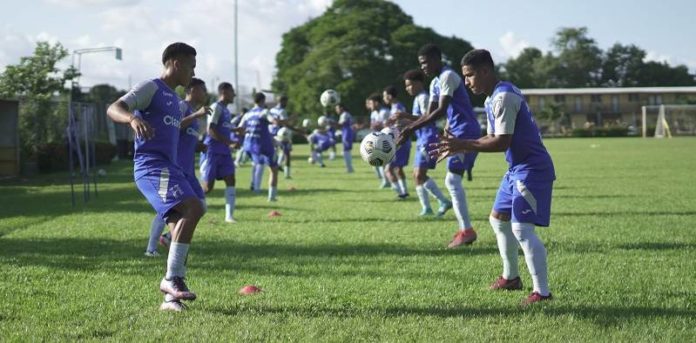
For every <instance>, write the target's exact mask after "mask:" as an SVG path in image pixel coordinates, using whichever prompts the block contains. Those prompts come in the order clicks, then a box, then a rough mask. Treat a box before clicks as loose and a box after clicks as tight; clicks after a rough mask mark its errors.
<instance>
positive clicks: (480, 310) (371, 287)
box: [0, 138, 696, 342]
mask: <svg viewBox="0 0 696 343" xmlns="http://www.w3.org/2000/svg"><path fill="white" fill-rule="evenodd" d="M546 145H547V146H548V148H549V150H550V152H551V154H552V156H553V159H554V162H555V165H556V169H557V176H558V180H557V182H556V183H555V185H554V198H553V210H552V219H551V221H552V223H551V225H552V226H551V227H550V228H543V229H538V232H539V234H540V236H541V238H542V240H543V241H544V242H545V244H546V247H547V250H548V252H549V258H548V261H549V269H550V277H549V278H550V283H551V288H552V291H553V293H554V296H555V300H553V301H552V302H549V303H544V304H538V306H532V307H530V308H524V309H523V308H520V307H519V306H518V304H519V302H520V301H521V300H522V299H523V298H524V297H525V296H526V295H527V294H528V293H529V292H530V287H531V280H530V278H529V275H528V273H527V272H526V267H525V266H524V262H523V261H524V259H522V258H520V270H521V272H522V279H523V282H524V283H525V291H524V292H491V291H489V290H487V287H488V285H489V284H490V283H491V282H492V281H493V280H494V279H495V277H497V276H498V275H499V273H500V270H501V266H500V257H499V256H498V252H497V249H496V246H495V238H494V236H493V234H492V231H491V229H490V228H489V225H488V219H487V218H488V213H489V211H490V207H491V204H492V201H493V198H494V195H495V192H496V189H497V186H498V183H499V180H500V177H501V176H502V174H503V173H504V172H505V169H506V165H505V162H504V160H503V155H502V154H481V155H479V159H478V161H477V166H476V168H475V169H474V181H473V182H466V181H465V187H466V190H467V198H468V201H469V209H470V213H471V216H472V217H473V223H474V226H475V227H476V228H477V229H478V232H479V240H478V241H477V242H476V243H475V244H474V245H473V246H470V247H465V248H462V249H459V250H446V249H444V246H445V245H446V243H447V242H448V240H449V239H450V237H451V235H452V234H453V233H454V230H455V229H456V222H455V219H454V215H453V213H451V212H449V213H448V214H447V215H446V218H445V219H443V220H435V219H430V220H424V219H420V218H418V217H417V213H418V211H419V210H420V208H419V204H418V201H417V199H416V197H415V190H414V189H413V182H412V181H411V180H409V187H410V188H411V194H412V196H411V198H410V199H409V200H407V201H404V202H397V201H395V200H394V194H393V192H392V191H390V190H379V189H377V185H378V182H377V180H376V178H375V176H374V173H373V171H372V170H371V169H370V168H369V166H367V165H366V164H364V163H362V162H361V161H360V160H359V159H358V158H357V157H356V158H355V161H354V162H355V165H356V169H357V170H356V173H355V174H353V175H346V174H345V173H344V172H343V166H342V160H341V159H340V157H339V158H338V159H337V160H336V161H331V162H328V167H327V168H325V169H320V168H318V167H317V166H315V165H308V164H307V162H306V158H307V148H306V146H297V147H296V150H295V154H296V156H295V159H294V161H293V162H294V166H293V173H294V175H293V179H292V180H283V179H282V178H281V180H280V185H279V190H280V192H279V197H280V200H279V201H278V202H277V203H274V204H269V203H267V202H266V197H265V196H264V195H253V194H251V193H250V192H249V191H248V190H247V189H248V184H249V171H250V168H249V167H248V166H246V167H243V168H241V169H239V172H238V186H239V187H238V188H239V190H238V193H237V194H238V201H237V204H238V205H237V212H236V213H237V214H236V217H237V219H238V220H239V223H238V224H234V225H228V224H225V223H224V222H223V212H224V200H223V193H222V190H221V187H220V186H221V184H218V185H217V187H218V188H217V189H216V190H215V191H214V192H213V193H212V195H211V196H210V197H209V200H208V203H209V212H208V213H207V214H206V216H205V217H204V218H203V219H202V222H201V224H200V225H199V227H198V230H197V231H196V236H195V238H194V244H193V245H192V248H191V253H190V256H189V260H188V270H189V274H188V277H189V285H190V287H191V288H192V289H194V290H195V291H196V292H197V293H198V294H199V300H196V301H195V302H193V303H191V304H190V306H189V309H188V311H187V312H184V313H179V314H173V313H161V312H160V311H159V310H158V305H159V303H160V302H161V298H162V297H161V295H160V293H159V292H158V284H159V280H160V278H161V277H162V275H163V272H164V264H165V261H166V257H160V258H145V257H143V252H144V249H145V245H146V242H147V235H148V232H149V225H150V221H151V219H152V216H153V212H152V210H151V208H150V206H149V205H148V204H147V203H146V202H145V200H144V199H143V198H142V197H141V196H140V194H139V193H138V191H137V190H136V188H135V186H134V184H133V181H132V176H131V175H132V166H131V165H130V164H129V163H125V162H120V163H115V164H113V165H111V166H109V167H108V168H107V171H108V176H106V177H104V178H102V179H101V182H102V183H100V184H99V191H100V192H99V197H98V198H97V199H93V201H91V202H89V203H88V204H86V205H84V204H82V203H81V202H79V203H78V207H77V208H76V209H72V208H71V205H70V193H69V186H66V184H65V181H66V180H65V176H64V175H61V174H54V175H47V176H41V177H38V178H36V179H32V180H20V181H16V180H15V181H14V182H13V183H8V182H4V183H2V184H0V189H1V190H2V192H0V218H1V219H2V220H1V221H0V275H2V278H0V295H1V296H2V301H1V302H0V341H30V340H31V341H34V340H42V341H43V340H61V341H63V340H102V339H112V340H118V341H161V340H162V339H173V340H177V341H249V340H264V341H267V340H271V341H308V340H310V341H317V340H319V341H464V340H468V339H473V340H475V341H482V340H488V339H492V340H496V341H502V340H505V341H509V340H511V339H512V340H522V341H561V340H564V341H610V340H612V341H613V340H618V341H631V342H634V341H656V340H658V341H691V340H693V338H694V337H696V283H694V280H696V262H695V261H696V238H694V225H695V224H696V219H695V218H696V183H694V181H693V173H694V170H695V169H696V159H695V158H694V153H695V152H696V139H693V138H678V139H671V140H668V139H666V140H655V139H646V140H643V139H558V140H547V141H546ZM432 175H433V176H434V178H435V179H436V180H437V181H438V184H439V185H440V187H441V188H442V189H443V190H444V187H443V182H442V180H443V177H444V168H443V167H442V166H440V167H439V168H438V169H437V170H436V171H435V172H433V173H432ZM289 187H295V188H296V190H294V191H292V192H291V191H288V189H289ZM79 196H81V193H78V201H79V200H81V199H80V198H79ZM434 204H435V203H434ZM271 210H278V211H280V212H281V213H282V216H281V217H279V218H273V219H271V218H268V217H267V214H268V213H269V211H271ZM244 284H257V285H259V286H261V287H262V288H263V289H264V292H263V293H262V294H260V295H257V296H251V297H241V296H239V295H238V294H237V290H238V289H239V288H240V287H241V286H243V285H244Z"/></svg>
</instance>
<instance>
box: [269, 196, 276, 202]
mask: <svg viewBox="0 0 696 343" xmlns="http://www.w3.org/2000/svg"><path fill="white" fill-rule="evenodd" d="M276 201H278V198H276V197H273V198H268V202H276Z"/></svg>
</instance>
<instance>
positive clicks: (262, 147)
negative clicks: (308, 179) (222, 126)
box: [239, 93, 278, 201]
mask: <svg viewBox="0 0 696 343" xmlns="http://www.w3.org/2000/svg"><path fill="white" fill-rule="evenodd" d="M265 106H266V96H265V95H264V94H263V93H256V94H254V108H252V109H251V110H249V112H247V113H246V114H245V115H244V117H243V118H242V121H241V122H240V123H239V126H240V127H241V128H243V129H244V131H245V132H246V133H245V135H244V150H245V151H247V152H248V153H249V154H250V155H251V159H252V161H253V163H254V168H253V171H252V188H253V189H254V191H258V190H259V189H260V187H261V179H262V178H263V168H264V166H265V165H268V167H269V168H270V169H271V178H270V180H269V182H268V183H269V186H268V201H276V199H277V196H278V160H277V159H276V157H275V143H274V140H273V136H272V135H271V132H270V131H269V129H268V126H269V125H270V123H271V120H272V118H271V116H270V115H269V113H268V110H266V107H265Z"/></svg>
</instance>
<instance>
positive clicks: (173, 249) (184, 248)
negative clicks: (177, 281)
mask: <svg viewBox="0 0 696 343" xmlns="http://www.w3.org/2000/svg"><path fill="white" fill-rule="evenodd" d="M189 245H190V244H185V243H179V242H172V243H171V244H170V245H169V256H168V257H167V274H166V276H165V278H167V279H171V278H172V277H173V276H180V277H184V276H186V266H184V264H185V263H186V255H188V249H189Z"/></svg>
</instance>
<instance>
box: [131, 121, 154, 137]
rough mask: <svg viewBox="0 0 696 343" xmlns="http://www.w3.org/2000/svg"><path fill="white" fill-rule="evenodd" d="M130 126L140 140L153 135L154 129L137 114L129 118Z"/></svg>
mask: <svg viewBox="0 0 696 343" xmlns="http://www.w3.org/2000/svg"><path fill="white" fill-rule="evenodd" d="M130 127H131V128H132V129H133V131H134V132H135V137H137V138H138V139H142V140H148V139H152V138H153V137H155V129H153V128H152V127H151V126H150V124H148V123H147V122H146V121H145V120H143V119H142V118H140V117H138V116H133V117H132V118H131V120H130Z"/></svg>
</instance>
